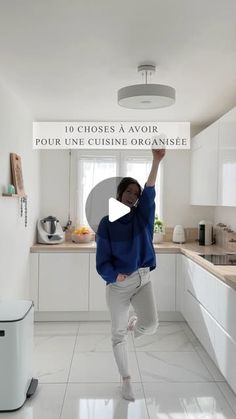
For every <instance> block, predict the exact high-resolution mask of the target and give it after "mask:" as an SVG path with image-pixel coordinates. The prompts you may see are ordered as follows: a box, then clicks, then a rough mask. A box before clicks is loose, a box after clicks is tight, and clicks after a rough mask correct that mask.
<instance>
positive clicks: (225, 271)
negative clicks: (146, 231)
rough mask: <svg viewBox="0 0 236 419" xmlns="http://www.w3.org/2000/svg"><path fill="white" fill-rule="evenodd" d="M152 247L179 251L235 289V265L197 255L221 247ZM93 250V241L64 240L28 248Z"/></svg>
mask: <svg viewBox="0 0 236 419" xmlns="http://www.w3.org/2000/svg"><path fill="white" fill-rule="evenodd" d="M154 249H155V252H156V253H181V254H183V255H185V256H187V257H188V258H190V259H192V260H193V261H194V262H196V263H197V264H198V265H200V266H202V267H203V268H204V269H206V270H207V271H209V272H210V273H212V274H213V275H215V276H217V277H218V278H219V279H221V280H222V281H224V282H225V283H226V284H227V285H229V286H230V287H232V288H234V289H235V290H236V266H229V265H227V266H216V265H213V264H212V263H210V262H208V261H206V260H205V259H203V258H201V257H200V256H199V254H205V255H207V254H208V255H209V254H224V253H226V251H225V250H224V249H223V248H222V247H218V246H216V245H212V246H199V244H198V243H196V242H189V243H184V244H176V243H172V242H163V243H160V244H154ZM95 251H96V243H95V242H90V243H73V242H65V243H62V244H52V245H45V244H34V245H33V246H32V247H31V249H30V252H31V253H66V252H68V253H77V252H79V253H95Z"/></svg>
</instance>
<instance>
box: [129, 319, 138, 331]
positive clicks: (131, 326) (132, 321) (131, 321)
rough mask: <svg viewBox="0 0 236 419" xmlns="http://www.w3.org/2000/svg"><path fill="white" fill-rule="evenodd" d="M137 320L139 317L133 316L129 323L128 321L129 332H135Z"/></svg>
mask: <svg viewBox="0 0 236 419" xmlns="http://www.w3.org/2000/svg"><path fill="white" fill-rule="evenodd" d="M137 320H138V317H137V316H131V317H130V318H129V321H128V326H127V330H129V331H133V330H134V328H135V325H136V323H137Z"/></svg>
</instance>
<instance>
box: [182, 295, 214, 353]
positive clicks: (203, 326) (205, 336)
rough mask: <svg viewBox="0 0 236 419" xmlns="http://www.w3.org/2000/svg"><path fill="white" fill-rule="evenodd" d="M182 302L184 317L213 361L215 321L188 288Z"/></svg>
mask: <svg viewBox="0 0 236 419" xmlns="http://www.w3.org/2000/svg"><path fill="white" fill-rule="evenodd" d="M184 304H185V309H184V313H185V319H186V320H187V322H188V324H189V326H190V327H191V329H192V330H193V332H194V333H195V335H196V336H197V338H198V339H199V340H200V342H201V344H202V345H203V346H204V348H205V349H206V351H207V352H208V354H209V356H210V357H211V358H212V359H213V361H214V360H215V351H214V339H215V321H214V319H213V317H212V316H211V315H210V314H209V313H208V311H207V310H205V308H204V307H203V306H202V305H201V304H200V303H199V302H198V301H197V300H196V298H195V297H194V296H193V295H192V294H191V293H190V291H189V290H186V292H185V301H184Z"/></svg>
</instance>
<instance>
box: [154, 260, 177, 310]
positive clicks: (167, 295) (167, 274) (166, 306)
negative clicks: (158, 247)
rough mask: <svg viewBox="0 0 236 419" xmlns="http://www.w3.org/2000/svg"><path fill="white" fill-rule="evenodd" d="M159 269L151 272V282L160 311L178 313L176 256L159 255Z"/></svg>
mask: <svg viewBox="0 0 236 419" xmlns="http://www.w3.org/2000/svg"><path fill="white" fill-rule="evenodd" d="M156 263H157V267H156V269H155V270H154V271H152V272H151V280H152V283H153V287H154V293H155V296H156V301H157V309H158V311H176V308H175V290H176V284H175V263H176V255H175V254H162V253H160V254H157V255H156Z"/></svg>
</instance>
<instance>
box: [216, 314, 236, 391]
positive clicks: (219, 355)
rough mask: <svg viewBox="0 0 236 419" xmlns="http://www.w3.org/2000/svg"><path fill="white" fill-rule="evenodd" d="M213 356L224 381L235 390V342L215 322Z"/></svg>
mask: <svg viewBox="0 0 236 419" xmlns="http://www.w3.org/2000/svg"><path fill="white" fill-rule="evenodd" d="M215 358H216V361H215V362H216V365H217V366H218V368H219V370H220V371H221V373H222V374H223V376H224V377H225V378H226V381H227V382H228V383H229V385H230V386H231V387H232V389H233V390H234V392H236V362H235V358H236V342H235V340H233V339H232V337H231V336H230V335H229V334H228V333H227V332H226V331H225V330H224V329H223V328H222V327H221V326H220V325H219V324H218V323H216V322H215Z"/></svg>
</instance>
